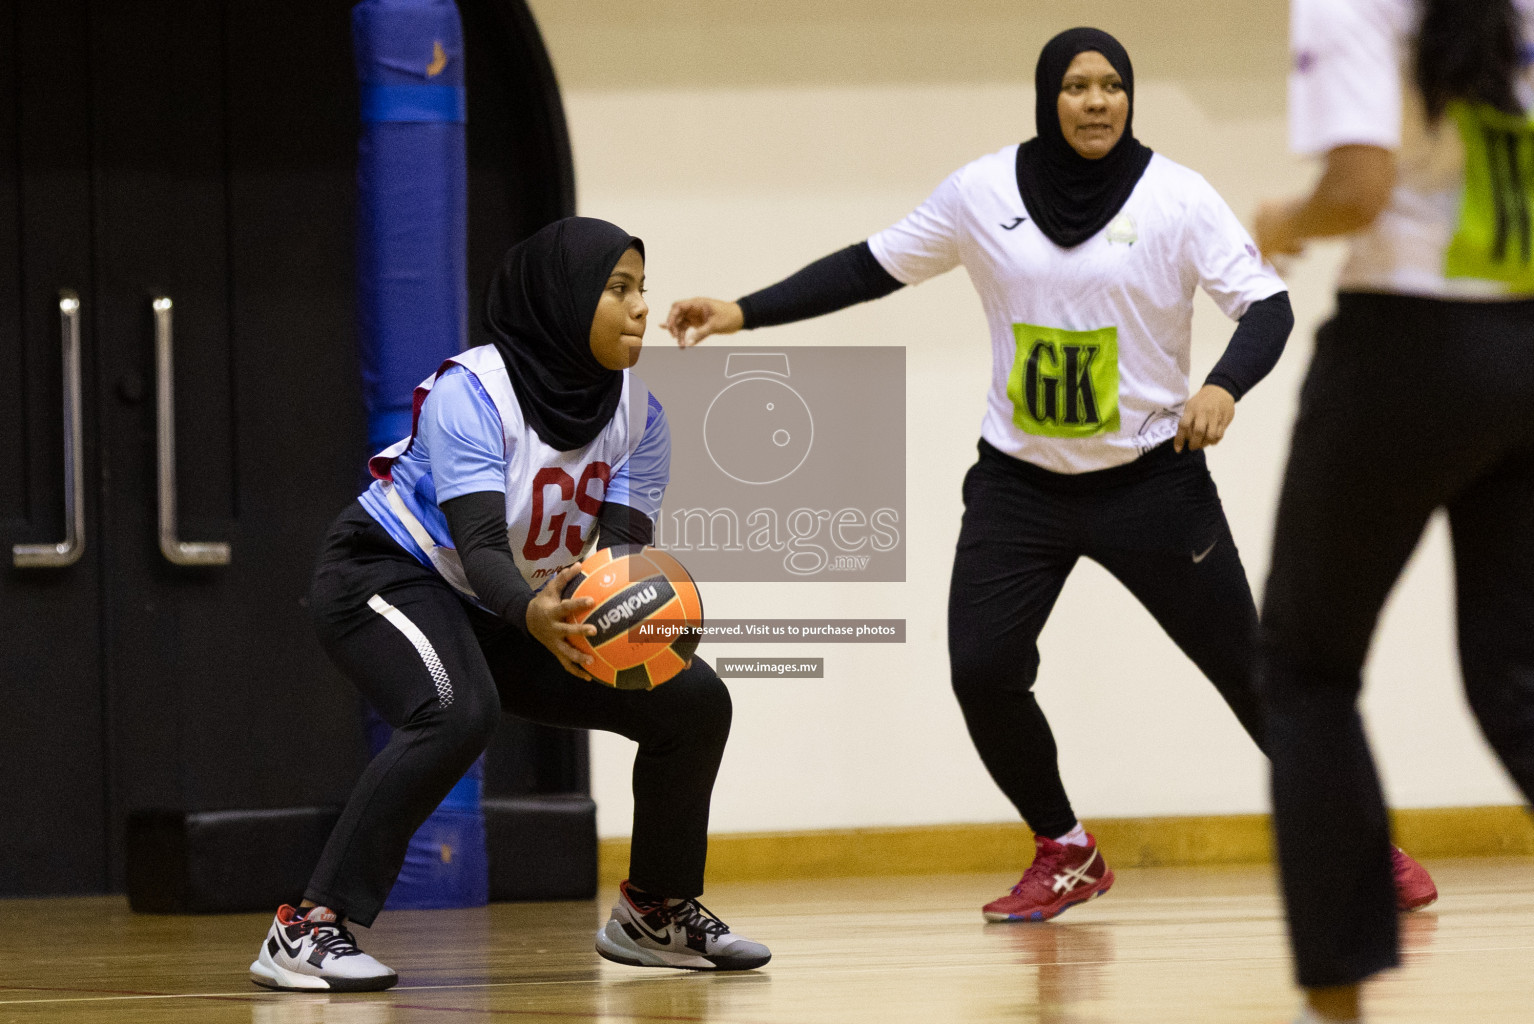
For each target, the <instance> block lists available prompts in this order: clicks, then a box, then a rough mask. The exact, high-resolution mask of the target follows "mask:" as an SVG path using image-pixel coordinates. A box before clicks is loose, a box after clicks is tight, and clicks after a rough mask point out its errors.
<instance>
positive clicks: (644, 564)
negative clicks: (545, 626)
mask: <svg viewBox="0 0 1534 1024" xmlns="http://www.w3.org/2000/svg"><path fill="white" fill-rule="evenodd" d="M562 596H563V597H565V598H567V599H568V598H576V597H589V598H592V599H593V600H594V601H595V602H596V604H594V605H593V606H592V607H591V608H590V609H588V610H587V611H586V612H585V613H584V614H582V615H578V616H576V617H575V619H574V621H576V622H585V623H590V624H591V625H593V626H596V628H597V631H596V635H594V636H577V637H572V638H571V640H570V643H571V645H572V646H574V647H575V648H576V649H577V650H579V651H580V652H581V653H583V654H590V655H592V656H593V658H594V660H593V661H592V663H591V664H590V665H587V666H586V671H587V672H589V673H591V676H592V678H593V679H596V680H597V681H599V682H603V683H606V684H607V685H608V686H615V687H617V688H618V689H620V690H648V689H650V688H651V687H654V686H659V685H660V684H661V683H664V682H665V681H666V680H668V679H670V678H671V677H672V676H674V675H676V674H677V673H678V672H680V671H682V669H683V668H685V667H686V666H687V663H688V661H690V660H691V659H692V656H693V652H694V651H696V650H697V649H698V641H699V639H700V638H701V637H702V626H703V599H702V598H701V597H699V596H698V586H697V584H696V583H694V582H693V579H692V576H690V575H689V574H688V572H687V570H686V569H684V568H682V564H681V563H680V562H678V561H677V560H676V559H675V558H672V557H671V556H670V555H668V554H666V553H665V552H664V551H658V550H656V549H655V548H649V547H641V546H639V545H637V544H632V545H620V546H617V547H611V548H604V549H603V550H601V551H598V552H596V553H595V554H593V555H591V557H589V558H587V559H586V560H585V561H584V562H582V563H581V570H580V574H579V575H578V576H576V577H575V578H574V579H573V580H571V581H570V582H569V583H568V584H566V585H565V591H564V594H563V595H562Z"/></svg>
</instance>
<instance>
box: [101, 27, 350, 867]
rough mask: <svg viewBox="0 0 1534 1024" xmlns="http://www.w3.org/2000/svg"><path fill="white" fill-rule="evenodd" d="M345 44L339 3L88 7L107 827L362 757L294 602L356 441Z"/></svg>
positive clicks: (331, 769) (321, 776)
mask: <svg viewBox="0 0 1534 1024" xmlns="http://www.w3.org/2000/svg"><path fill="white" fill-rule="evenodd" d="M348 39H349V20H348V5H347V4H344V3H329V4H305V5H295V4H287V5H284V10H283V12H282V16H281V17H274V16H273V13H272V11H271V9H270V8H269V7H267V6H265V5H256V4H216V3H211V4H210V3H207V2H205V0H144V2H138V3H133V4H122V3H118V2H115V0H95V2H93V3H92V5H91V41H92V53H91V66H92V83H93V96H92V109H93V117H92V129H93V136H94V159H95V167H94V180H95V195H96V221H95V229H96V240H95V251H96V259H97V301H96V303H95V306H94V322H95V327H96V332H97V335H98V337H99V344H100V350H101V353H102V364H101V370H102V372H101V381H102V385H101V388H100V393H99V397H100V401H101V411H102V431H103V434H102V436H103V447H102V452H103V458H104V461H105V463H106V464H107V465H108V466H109V467H110V472H109V473H108V474H107V476H106V485H105V495H104V499H103V512H104V516H105V518H104V521H103V548H104V551H105V564H104V572H103V578H104V581H105V592H106V598H107V607H108V615H107V621H106V635H105V642H106V646H107V649H108V650H109V651H110V660H109V667H108V677H107V694H108V718H109V721H110V722H111V732H112V736H113V749H112V765H111V779H112V785H111V794H112V805H113V818H114V820H113V823H112V824H113V828H112V832H111V835H112V836H113V838H114V840H120V837H121V835H122V827H121V826H122V820H123V816H124V815H125V814H126V812H127V811H129V810H131V809H135V808H142V807H172V808H181V809H186V810H210V809H228V808H259V807H283V806H304V805H310V804H316V803H333V802H337V801H339V800H340V799H341V798H342V797H343V796H344V794H345V792H346V790H347V788H348V787H349V785H350V783H351V782H352V780H354V779H355V777H356V772H357V770H358V767H359V764H360V757H361V743H360V739H359V725H358V719H357V714H356V700H355V696H354V695H353V694H352V692H351V691H350V688H349V687H346V686H344V685H340V684H339V683H338V682H337V680H336V679H335V677H334V675H333V673H332V670H331V669H330V668H329V666H328V665H327V663H326V661H325V658H324V655H323V653H322V652H321V651H320V649H319V646H318V644H317V643H316V642H315V640H314V636H313V631H312V630H311V629H310V627H309V624H308V621H307V617H306V613H305V608H304V596H305V593H306V590H307V588H308V581H309V573H310V571H311V569H312V566H313V562H314V554H315V551H316V549H317V546H318V543H319V541H320V539H321V534H322V531H323V529H324V527H325V525H326V524H327V522H328V521H329V519H330V518H331V517H333V516H334V515H335V513H336V512H338V511H339V510H340V509H341V507H342V506H343V505H345V504H346V502H347V501H348V500H349V499H350V498H351V497H353V495H354V493H355V490H356V479H357V476H356V474H357V469H356V467H357V466H358V464H359V456H360V455H361V454H362V452H361V448H360V439H361V438H362V436H363V431H362V422H361V417H360V408H359V401H358V399H357V389H358V376H357V369H356V363H355V354H354V341H353V336H352V326H351V324H352V309H351V299H350V297H351V294H352V238H353V232H352V228H351V218H352V191H353V190H352V175H353V173H354V172H353V166H354V161H355V156H354V154H355V149H356V142H355V128H354V127H353V126H354V125H355V124H356V111H355V104H356V99H355V96H356V88H355V85H354V84H353V81H352V75H351V73H350V67H349V64H348V61H347V60H345V59H338V54H340V55H345V54H347V53H348V52H349V47H348ZM112 864H113V867H114V875H113V880H114V881H117V880H118V878H119V877H120V876H118V875H117V874H116V872H117V870H118V869H119V867H120V855H119V854H118V852H117V851H116V850H115V849H114V851H113V856H112Z"/></svg>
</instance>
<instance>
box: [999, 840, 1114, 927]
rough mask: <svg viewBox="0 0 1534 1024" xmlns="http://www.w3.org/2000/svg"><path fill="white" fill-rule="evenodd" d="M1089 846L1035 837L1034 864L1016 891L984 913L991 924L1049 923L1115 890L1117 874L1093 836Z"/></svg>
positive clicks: (1015, 888) (1026, 872)
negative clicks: (1005, 922) (1079, 904)
mask: <svg viewBox="0 0 1534 1024" xmlns="http://www.w3.org/2000/svg"><path fill="white" fill-rule="evenodd" d="M1087 839H1088V840H1089V843H1088V845H1086V846H1066V845H1064V844H1062V843H1057V842H1055V841H1054V840H1053V839H1046V838H1044V837H1043V836H1034V837H1033V847H1034V852H1033V863H1032V864H1030V865H1029V866H1028V870H1027V871H1025V872H1023V877H1022V878H1021V879H1019V880H1018V883H1017V884H1016V885H1014V886H1013V887H1012V891H1011V892H1009V893H1007V895H1005V896H1003V897H1002V898H1001V899H999V900H992V901H991V902H990V903H987V904H986V905H985V907H984V908H983V910H982V913H984V914H985V919H986V920H987V921H1048V920H1049V919H1050V918H1052V917H1058V916H1060V915H1061V914H1063V913H1065V912H1066V911H1067V910H1069V909H1070V908H1071V907H1074V906H1075V905H1076V904H1078V903H1085V902H1086V901H1087V900H1090V899H1096V898H1097V897H1098V896H1101V895H1102V894H1103V893H1105V892H1107V891H1108V890H1109V889H1110V888H1112V887H1113V872H1112V871H1111V870H1110V869H1109V868H1108V865H1107V862H1105V861H1104V860H1103V855H1102V854H1101V853H1100V852H1098V849H1097V840H1096V839H1093V838H1092V836H1091V835H1090V834H1089V835H1088V836H1087Z"/></svg>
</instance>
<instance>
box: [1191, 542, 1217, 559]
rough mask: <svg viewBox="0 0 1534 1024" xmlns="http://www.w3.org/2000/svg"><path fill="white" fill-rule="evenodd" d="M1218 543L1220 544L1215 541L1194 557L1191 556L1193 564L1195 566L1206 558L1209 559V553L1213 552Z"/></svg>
mask: <svg viewBox="0 0 1534 1024" xmlns="http://www.w3.org/2000/svg"><path fill="white" fill-rule="evenodd" d="M1219 543H1220V542H1219V541H1218V540H1216V541H1215V542H1214V543H1213V544H1211V545H1209V546H1208V547H1207V548H1205V549H1204V550H1202V551H1200V552H1199V553H1198V554H1196V555H1194V556H1193V564H1194V565H1197V564H1198V563H1200V562H1202V561H1203V560H1204V559H1206V558H1208V557H1209V552H1211V551H1213V550H1214V549H1215V547H1216V546H1217V545H1218V544H1219Z"/></svg>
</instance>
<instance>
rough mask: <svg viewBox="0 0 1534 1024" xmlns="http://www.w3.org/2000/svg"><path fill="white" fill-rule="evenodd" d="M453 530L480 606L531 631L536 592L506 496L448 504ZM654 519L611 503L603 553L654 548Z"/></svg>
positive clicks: (601, 537)
mask: <svg viewBox="0 0 1534 1024" xmlns="http://www.w3.org/2000/svg"><path fill="white" fill-rule="evenodd" d="M442 512H443V514H444V515H446V516H447V529H448V532H449V533H450V534H452V537H453V546H454V547H456V548H457V549H458V560H459V561H460V562H462V563H463V574H464V575H465V576H466V577H468V580H469V586H470V587H472V588H473V589H474V593H475V594H476V595H477V596H478V597H479V601H480V603H481V604H483V605H484V606H485V607H486V608H488V609H490V610H491V611H492V612H494V613H495V614H496V615H498V616H500V617H501V618H502V619H505V620H506V621H507V622H510V623H511V624H512V625H514V626H516V627H517V628H518V629H521V630H522V631H523V632H526V631H527V606H528V604H529V603H531V601H532V599H533V588H532V587H530V586H528V583H527V581H526V580H525V579H523V578H522V571H521V570H520V569H518V568H517V560H516V559H515V558H514V557H513V556H512V554H511V545H510V544H509V543H508V542H507V540H506V495H505V494H503V493H501V492H500V491H475V492H474V493H472V494H465V495H462V496H460V497H457V498H450V499H448V500H447V501H444V502H442ZM654 531H655V528H654V525H653V524H652V523H651V522H650V517H649V516H647V515H645V514H644V513H643V512H640V511H639V510H638V509H635V508H631V507H630V506H628V505H622V504H619V503H617V502H607V503H605V504H604V505H603V506H602V511H601V512H600V513H599V514H598V515H597V547H598V548H608V547H612V546H614V545H616V544H648V543H650V541H651V540H652V539H653V538H654Z"/></svg>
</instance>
